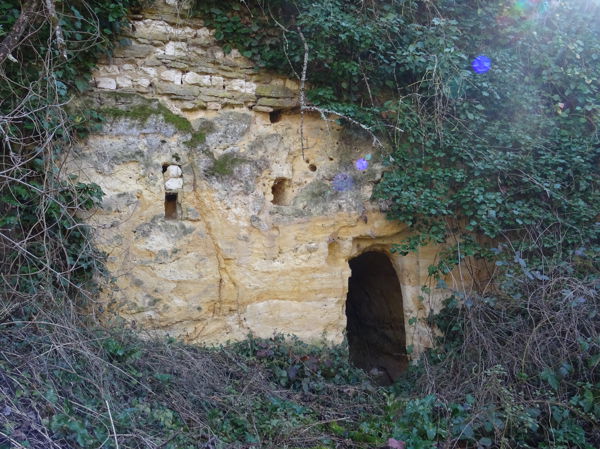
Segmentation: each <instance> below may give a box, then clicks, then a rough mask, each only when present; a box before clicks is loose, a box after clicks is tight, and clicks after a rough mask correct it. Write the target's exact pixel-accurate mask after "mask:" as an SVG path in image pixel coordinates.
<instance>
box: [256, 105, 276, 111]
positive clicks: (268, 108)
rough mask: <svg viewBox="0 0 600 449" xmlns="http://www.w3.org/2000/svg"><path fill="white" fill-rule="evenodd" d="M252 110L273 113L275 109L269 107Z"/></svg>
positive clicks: (257, 107) (258, 107)
mask: <svg viewBox="0 0 600 449" xmlns="http://www.w3.org/2000/svg"><path fill="white" fill-rule="evenodd" d="M252 110H253V111H256V112H273V111H274V110H275V109H273V108H271V107H269V106H254V107H253V108H252Z"/></svg>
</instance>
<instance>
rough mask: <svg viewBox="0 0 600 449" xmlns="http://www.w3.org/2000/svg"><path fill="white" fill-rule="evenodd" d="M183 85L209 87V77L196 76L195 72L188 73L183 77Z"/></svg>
mask: <svg viewBox="0 0 600 449" xmlns="http://www.w3.org/2000/svg"><path fill="white" fill-rule="evenodd" d="M183 82H184V84H195V85H198V86H207V87H208V86H210V85H211V81H210V75H198V74H197V73H196V72H188V73H186V74H185V75H183Z"/></svg>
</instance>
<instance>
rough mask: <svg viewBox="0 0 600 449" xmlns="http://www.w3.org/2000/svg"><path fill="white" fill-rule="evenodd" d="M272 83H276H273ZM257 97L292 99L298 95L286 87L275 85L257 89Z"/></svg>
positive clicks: (262, 85) (263, 85) (264, 85)
mask: <svg viewBox="0 0 600 449" xmlns="http://www.w3.org/2000/svg"><path fill="white" fill-rule="evenodd" d="M272 83H275V81H273V82H272ZM256 95H258V96H259V97H271V98H273V97H274V98H290V97H294V96H295V95H296V94H295V93H294V91H292V90H291V89H288V88H287V87H284V86H283V85H281V86H279V85H275V84H261V85H260V86H257V87H256Z"/></svg>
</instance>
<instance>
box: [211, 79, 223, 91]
mask: <svg viewBox="0 0 600 449" xmlns="http://www.w3.org/2000/svg"><path fill="white" fill-rule="evenodd" d="M223 81H224V80H223V78H222V77H220V76H212V77H211V78H210V83H211V85H212V86H213V87H220V88H222V87H223Z"/></svg>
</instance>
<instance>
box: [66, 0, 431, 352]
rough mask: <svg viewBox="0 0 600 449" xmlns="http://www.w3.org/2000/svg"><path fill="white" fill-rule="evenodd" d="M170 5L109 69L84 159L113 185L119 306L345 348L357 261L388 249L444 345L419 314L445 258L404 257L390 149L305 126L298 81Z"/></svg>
mask: <svg viewBox="0 0 600 449" xmlns="http://www.w3.org/2000/svg"><path fill="white" fill-rule="evenodd" d="M156 3H158V6H155V7H154V9H149V10H147V11H146V12H145V13H144V14H143V15H141V16H139V17H138V18H137V19H136V20H134V24H133V25H134V27H133V28H132V29H134V30H135V31H131V32H129V33H128V34H127V36H126V39H127V41H126V44H127V45H126V46H124V47H121V48H119V49H118V50H117V51H116V53H115V55H114V57H113V58H112V59H111V61H110V62H109V61H105V62H104V63H103V64H101V65H100V66H99V68H98V70H97V72H96V73H95V74H94V79H95V86H96V87H95V89H94V91H93V93H92V94H91V95H90V96H89V97H88V98H87V100H86V101H87V103H86V105H87V106H86V107H92V108H94V109H97V110H99V111H100V112H101V113H103V115H104V116H105V117H106V122H105V123H104V125H103V129H102V131H100V132H97V133H95V134H93V135H91V136H90V137H89V138H88V139H87V140H86V141H85V142H84V143H83V144H81V145H80V146H79V147H78V148H76V149H75V151H74V157H73V158H72V160H70V161H69V168H70V172H71V173H74V174H77V175H78V176H79V178H80V179H81V180H83V181H92V182H95V183H97V184H99V185H100V186H101V187H102V189H103V190H104V191H105V192H106V197H105V198H104V202H103V206H102V208H101V209H99V210H97V211H96V212H95V213H94V214H93V215H92V216H91V217H89V221H90V222H91V223H93V224H94V226H95V228H96V242H97V244H98V246H99V247H100V248H101V249H102V250H104V251H105V252H106V253H107V255H108V259H107V266H108V269H109V271H110V273H111V274H112V276H113V279H114V281H113V282H112V283H110V284H107V285H106V286H105V288H104V293H103V295H104V300H105V301H106V303H107V304H109V305H110V308H111V309H112V310H115V311H117V312H118V313H119V314H120V315H121V316H123V317H125V318H127V319H129V320H131V321H135V322H136V324H137V325H138V326H139V327H142V328H145V329H147V330H153V331H156V332H163V333H168V334H170V335H174V336H178V337H182V338H184V339H185V340H187V341H192V342H200V343H216V342H225V341H227V340H235V339H241V338H244V337H245V336H246V335H247V334H248V333H249V332H252V333H254V334H256V335H259V336H270V335H272V334H273V332H276V331H280V332H284V333H292V334H296V335H298V336H299V337H301V338H303V339H307V340H319V339H321V338H323V337H324V338H326V339H328V340H330V341H336V342H339V341H341V340H342V339H343V336H344V330H345V327H346V316H345V305H346V294H347V291H348V279H349V276H350V274H351V271H350V267H349V260H351V259H352V258H354V257H356V256H358V255H360V254H362V253H364V252H365V251H379V252H382V253H384V254H386V255H387V256H388V257H389V258H390V260H391V262H392V265H393V268H394V270H395V271H396V273H397V276H398V281H399V285H400V289H401V296H402V300H403V310H404V322H405V323H404V328H405V329H406V344H407V346H412V347H413V348H414V353H415V354H416V353H418V352H419V351H420V350H421V349H422V348H424V347H426V346H429V345H430V342H431V332H430V331H429V330H428V329H427V328H426V327H425V326H424V325H423V324H422V322H421V321H418V320H417V321H416V322H415V320H411V318H413V317H415V318H419V317H420V318H422V317H424V316H426V315H427V314H428V312H429V311H430V310H431V309H432V308H435V307H436V306H437V305H438V301H437V300H435V298H432V297H430V296H428V297H427V299H423V297H422V296H421V286H422V285H424V284H426V283H427V267H428V265H429V264H430V263H432V262H433V260H434V257H435V253H436V251H435V249H434V248H427V249H425V250H421V251H420V252H419V253H418V254H413V255H409V256H404V257H402V256H399V255H397V254H392V253H391V252H390V248H391V245H392V244H393V243H395V242H398V241H400V240H401V239H402V238H405V237H406V236H407V235H408V231H407V229H406V227H405V226H403V225H402V224H399V223H395V222H391V221H388V220H386V218H385V216H384V214H383V213H381V212H380V211H379V209H378V207H377V206H376V205H373V204H371V203H370V202H369V198H370V196H371V193H372V189H373V187H374V185H375V183H376V182H377V181H378V179H379V178H380V177H381V171H382V166H381V164H380V163H379V162H378V161H379V160H381V158H382V157H381V154H380V152H379V151H378V150H376V149H374V148H373V147H372V146H371V142H370V140H369V139H368V138H366V137H365V136H363V135H360V134H356V133H354V132H352V131H349V130H344V129H342V128H341V127H339V126H338V125H337V124H336V123H335V122H334V121H328V120H324V119H323V118H322V117H320V116H318V115H309V114H307V115H305V116H304V118H303V121H301V117H300V115H299V113H298V112H297V110H295V109H294V108H295V107H296V106H297V105H298V83H297V82H295V81H292V80H286V79H282V78H281V77H277V76H273V75H271V74H268V73H258V72H256V71H255V70H254V68H253V66H252V64H251V63H250V62H249V61H248V60H246V59H245V58H242V57H241V56H240V55H239V53H237V52H235V51H234V52H232V53H231V54H229V55H225V54H224V53H223V51H222V50H221V49H220V48H219V47H218V46H217V45H216V44H215V42H214V39H213V37H212V33H211V31H210V30H208V29H206V28H204V27H203V26H202V22H201V21H199V20H197V19H183V18H182V17H181V16H180V15H178V14H177V11H176V9H175V7H174V6H173V7H172V6H169V5H168V4H161V3H160V2H156ZM301 123H303V124H301ZM301 129H302V132H301ZM301 136H303V138H304V141H303V142H301V141H300V138H301ZM367 154H372V159H371V161H370V167H369V168H368V169H367V170H365V171H358V170H356V168H355V167H354V164H353V162H354V161H355V160H356V159H358V158H360V157H364V156H366V155H367ZM336 179H337V180H338V182H337V183H336V181H335V180H336ZM340 179H341V180H343V182H339V180H340ZM409 320H410V322H409ZM400 327H402V326H400ZM403 350H404V348H400V352H402V351H403Z"/></svg>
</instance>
